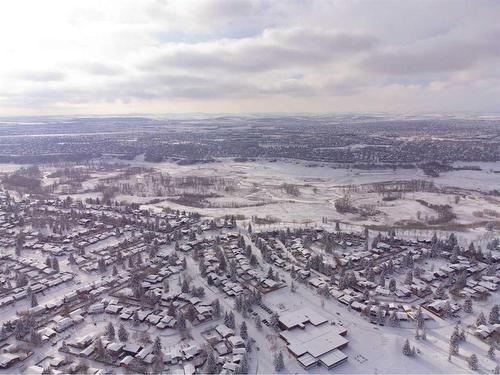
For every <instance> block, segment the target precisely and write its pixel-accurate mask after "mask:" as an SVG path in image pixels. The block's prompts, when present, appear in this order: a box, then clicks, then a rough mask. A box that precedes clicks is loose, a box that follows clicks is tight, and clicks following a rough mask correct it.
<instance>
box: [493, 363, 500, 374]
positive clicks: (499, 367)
mask: <svg viewBox="0 0 500 375" xmlns="http://www.w3.org/2000/svg"><path fill="white" fill-rule="evenodd" d="M493 373H494V374H500V365H498V364H497V365H496V366H495V368H494V369H493Z"/></svg>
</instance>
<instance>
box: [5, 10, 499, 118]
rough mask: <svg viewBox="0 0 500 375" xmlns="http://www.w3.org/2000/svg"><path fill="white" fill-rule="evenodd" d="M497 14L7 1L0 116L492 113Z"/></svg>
mask: <svg viewBox="0 0 500 375" xmlns="http://www.w3.org/2000/svg"><path fill="white" fill-rule="evenodd" d="M25 9H31V11H30V12H29V13H26V12H25ZM499 11H500V3H498V2H495V1H489V0H478V1H474V2H468V1H462V0H454V1H448V0H442V1H439V2H421V1H412V0H409V1H405V2H395V1H390V0H387V1H386V0H380V1H377V2H366V1H360V0H338V1H328V0H307V1H303V0H290V1H274V0H231V1H226V0H168V1H167V0H143V1H140V2H137V1H135V0H108V1H106V2H104V3H103V2H101V1H100V0H87V1H85V2H83V1H80V2H78V1H74V2H69V1H66V0H51V1H50V2H43V4H42V2H39V1H36V0H17V1H16V2H9V3H8V5H6V6H4V7H3V11H2V12H1V13H0V45H2V50H3V51H4V53H3V54H2V59H0V87H2V90H1V92H0V115H2V114H18V113H22V112H23V111H34V112H36V113H47V114H50V113H51V111H56V110H57V111H58V113H64V111H67V113H71V112H73V111H78V110H80V109H82V108H85V109H86V110H88V111H89V112H94V111H93V110H92V109H93V108H95V109H96V111H103V112H106V111H109V112H112V113H116V111H117V110H116V108H119V109H120V110H124V111H126V110H128V109H130V108H137V109H138V110H139V108H140V111H142V112H148V111H162V110H164V109H166V108H170V109H172V110H176V109H178V108H181V109H182V110H187V111H200V110H209V111H216V112H226V111H230V110H237V111H266V110H270V111H275V110H277V109H279V110H285V111H286V110H290V111H293V112H296V111H317V110H321V111H325V110H329V109H335V110H337V111H342V110H346V111H366V110H383V111H390V110H391V109H393V110H405V109H408V110H409V109H412V110H417V109H421V110H426V109H429V108H436V107H439V108H441V109H443V110H453V109H460V110H476V111H477V110H497V109H498V108H497V104H496V103H495V100H494V99H493V97H494V96H495V95H497V94H498V90H499V89H498V87H499V82H500V68H499V66H500V64H499V62H500V61H499V59H500V43H498V40H499V39H500V38H499V37H500V28H499V27H498V25H497V24H498V20H497V15H498V13H499ZM123 103H128V105H123ZM82 110H83V109H82Z"/></svg>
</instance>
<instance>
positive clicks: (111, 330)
mask: <svg viewBox="0 0 500 375" xmlns="http://www.w3.org/2000/svg"><path fill="white" fill-rule="evenodd" d="M106 337H107V338H108V340H109V341H113V340H114V339H115V327H114V326H113V323H111V322H109V324H108V325H107V326H106Z"/></svg>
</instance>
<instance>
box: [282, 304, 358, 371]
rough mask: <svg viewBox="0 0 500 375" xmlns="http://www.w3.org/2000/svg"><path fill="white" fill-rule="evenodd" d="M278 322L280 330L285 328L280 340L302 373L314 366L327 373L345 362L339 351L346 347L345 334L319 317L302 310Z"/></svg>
mask: <svg viewBox="0 0 500 375" xmlns="http://www.w3.org/2000/svg"><path fill="white" fill-rule="evenodd" d="M279 322H280V326H281V327H289V328H285V329H284V330H283V331H281V332H280V336H281V338H282V339H283V340H285V341H286V343H287V344H288V346H287V348H288V350H289V352H290V353H291V354H293V356H294V357H295V358H297V361H298V362H299V363H300V364H301V365H302V366H303V367H304V368H305V369H308V368H311V367H313V366H318V365H324V366H326V367H327V368H328V369H331V368H333V367H335V366H337V365H339V364H341V363H343V362H345V361H347V355H345V354H344V353H343V352H342V351H341V349H342V348H345V347H346V346H347V344H348V343H349V340H348V339H347V338H345V337H344V336H345V335H346V334H347V330H346V329H345V328H343V327H338V326H333V325H330V324H328V320H327V319H326V318H324V317H323V316H322V315H321V314H318V313H316V312H315V311H312V310H311V309H309V308H305V309H301V310H298V311H294V312H290V313H286V314H283V315H282V316H280V317H279Z"/></svg>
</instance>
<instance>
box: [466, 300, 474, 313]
mask: <svg viewBox="0 0 500 375" xmlns="http://www.w3.org/2000/svg"><path fill="white" fill-rule="evenodd" d="M464 311H465V312H466V313H471V312H472V299H471V298H470V297H469V298H467V299H466V300H465V301H464Z"/></svg>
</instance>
